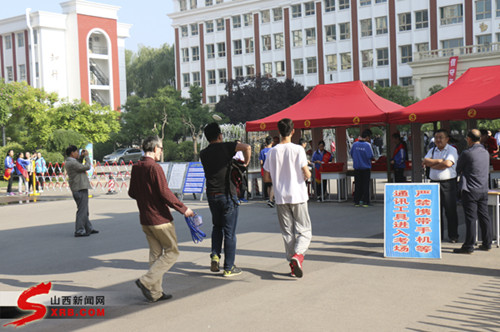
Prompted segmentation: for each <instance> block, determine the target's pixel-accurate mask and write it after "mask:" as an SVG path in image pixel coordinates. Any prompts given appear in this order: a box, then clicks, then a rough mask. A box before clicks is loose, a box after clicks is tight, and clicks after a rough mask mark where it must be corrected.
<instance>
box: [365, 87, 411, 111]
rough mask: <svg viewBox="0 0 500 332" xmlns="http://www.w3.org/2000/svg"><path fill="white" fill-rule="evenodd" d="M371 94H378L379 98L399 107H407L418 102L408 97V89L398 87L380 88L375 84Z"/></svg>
mask: <svg viewBox="0 0 500 332" xmlns="http://www.w3.org/2000/svg"><path fill="white" fill-rule="evenodd" d="M373 92H375V93H376V94H378V95H379V96H380V97H383V98H385V99H387V100H390V101H392V102H394V103H396V104H399V105H401V106H409V105H411V104H414V103H416V102H417V101H418V99H416V98H413V97H411V96H409V95H408V89H406V88H403V87H401V86H399V85H392V86H389V87H381V86H380V85H378V84H377V85H375V88H374V89H373Z"/></svg>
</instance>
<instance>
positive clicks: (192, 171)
mask: <svg viewBox="0 0 500 332" xmlns="http://www.w3.org/2000/svg"><path fill="white" fill-rule="evenodd" d="M204 189H205V172H204V171H203V165H202V164H201V163H200V162H193V163H189V165H188V170H187V174H186V180H185V181H184V187H183V189H182V193H184V194H202V193H203V190H204Z"/></svg>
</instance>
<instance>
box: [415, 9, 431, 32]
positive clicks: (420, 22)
mask: <svg viewBox="0 0 500 332" xmlns="http://www.w3.org/2000/svg"><path fill="white" fill-rule="evenodd" d="M427 27H429V14H428V11H427V9H426V10H420V11H418V12H415V29H423V28H427Z"/></svg>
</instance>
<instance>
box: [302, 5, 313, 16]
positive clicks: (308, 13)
mask: <svg viewBox="0 0 500 332" xmlns="http://www.w3.org/2000/svg"><path fill="white" fill-rule="evenodd" d="M304 13H305V16H311V15H314V2H306V3H305V4H304Z"/></svg>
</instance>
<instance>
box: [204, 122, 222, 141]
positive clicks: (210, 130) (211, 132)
mask: <svg viewBox="0 0 500 332" xmlns="http://www.w3.org/2000/svg"><path fill="white" fill-rule="evenodd" d="M203 132H204V133H205V137H206V139H207V141H208V142H213V141H215V140H216V139H217V137H219V135H220V133H221V131H220V127H219V124H218V123H217V122H212V123H209V124H207V125H206V126H205V129H204V130H203Z"/></svg>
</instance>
